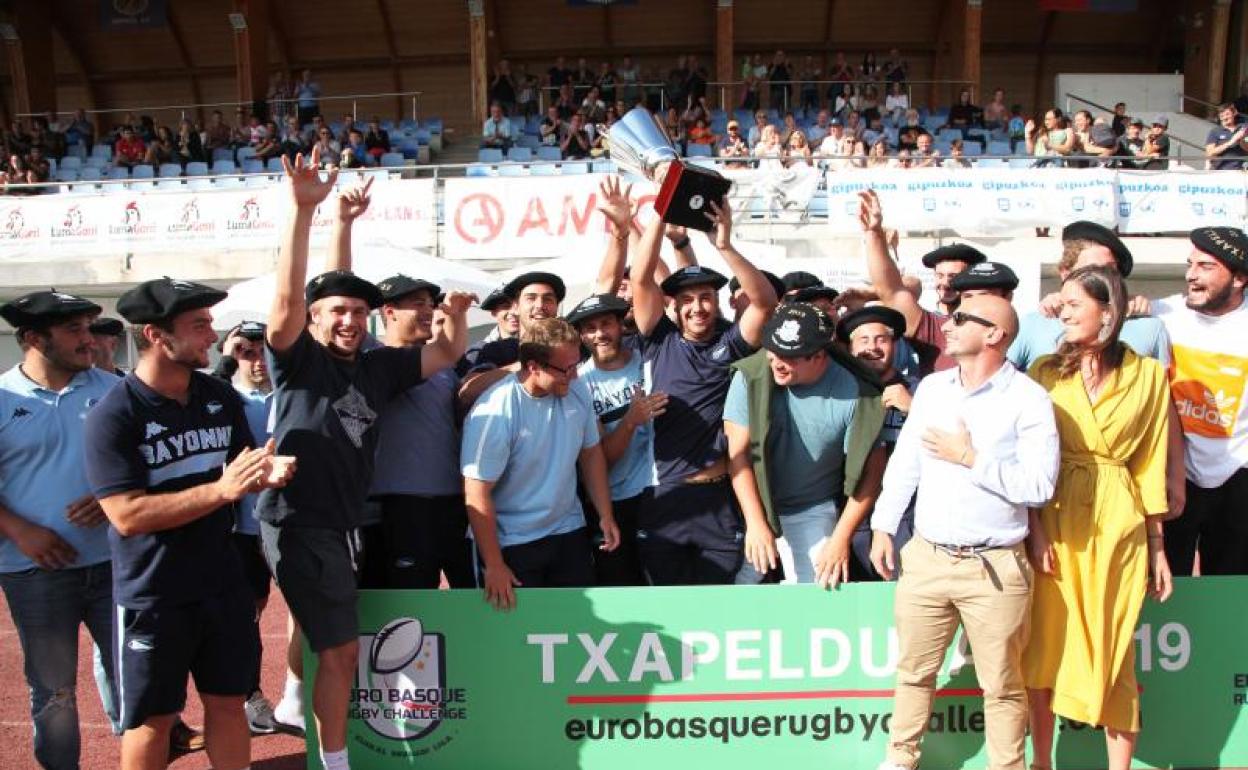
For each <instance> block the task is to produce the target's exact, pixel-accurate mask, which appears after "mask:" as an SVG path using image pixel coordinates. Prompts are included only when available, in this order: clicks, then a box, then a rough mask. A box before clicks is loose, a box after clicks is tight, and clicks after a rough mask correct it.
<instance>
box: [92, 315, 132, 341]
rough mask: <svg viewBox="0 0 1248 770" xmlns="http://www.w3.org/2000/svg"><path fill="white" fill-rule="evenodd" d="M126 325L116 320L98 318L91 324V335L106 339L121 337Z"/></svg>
mask: <svg viewBox="0 0 1248 770" xmlns="http://www.w3.org/2000/svg"><path fill="white" fill-rule="evenodd" d="M125 330H126V325H125V324H123V323H122V322H121V321H120V320H118V319H116V318H97V319H95V320H94V321H92V322H91V333H92V334H99V335H101V336H105V337H120V336H121V334H122V332H124V331H125Z"/></svg>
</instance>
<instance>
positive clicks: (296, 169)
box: [282, 147, 338, 208]
mask: <svg viewBox="0 0 1248 770" xmlns="http://www.w3.org/2000/svg"><path fill="white" fill-rule="evenodd" d="M320 165H321V151H320V149H319V148H316V147H313V148H312V156H311V158H310V159H309V160H308V161H307V162H306V163H305V162H304V159H303V153H299V154H298V155H296V156H295V159H294V161H291V159H290V158H288V157H286V156H285V155H283V156H282V169H283V170H284V171H285V172H286V178H287V179H289V180H290V195H291V198H292V199H293V200H294V202H295V205H296V206H299V207H300V208H312V207H313V206H317V205H319V204H320V202H321V201H323V200H325V197H326V196H327V195H329V191H330V190H332V189H334V182H335V181H336V180H337V179H338V169H331V170H330V172H329V175H328V176H327V177H326V178H325V179H321V172H320Z"/></svg>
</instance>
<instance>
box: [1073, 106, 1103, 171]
mask: <svg viewBox="0 0 1248 770" xmlns="http://www.w3.org/2000/svg"><path fill="white" fill-rule="evenodd" d="M1092 123H1093V120H1092V113H1090V112H1088V111H1087V110H1079V111H1078V112H1076V113H1075V114H1074V116H1073V117H1072V119H1071V130H1073V131H1074V132H1075V143H1074V145H1073V146H1072V147H1071V148H1070V151H1071V154H1072V155H1090V154H1098V153H1089V152H1088V147H1089V145H1091V143H1092V140H1091V137H1090V136H1089V135H1088V132H1089V131H1091V130H1092ZM1067 165H1068V166H1069V167H1071V168H1086V167H1087V166H1090V165H1092V164H1091V162H1089V161H1081V160H1072V161H1070V162H1069V163H1068V164H1067Z"/></svg>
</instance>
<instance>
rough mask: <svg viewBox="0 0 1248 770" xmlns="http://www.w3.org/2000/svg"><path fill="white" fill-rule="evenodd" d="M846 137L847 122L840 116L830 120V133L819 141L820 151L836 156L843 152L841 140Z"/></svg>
mask: <svg viewBox="0 0 1248 770" xmlns="http://www.w3.org/2000/svg"><path fill="white" fill-rule="evenodd" d="M844 138H845V122H844V121H842V120H841V119H840V118H832V120H830V121H828V133H827V134H826V135H825V136H824V137H823V141H821V142H820V143H819V148H818V152H819V154H820V155H822V156H826V157H835V156H838V155H840V154H841V140H842V139H844Z"/></svg>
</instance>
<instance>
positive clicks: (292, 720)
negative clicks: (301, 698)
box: [273, 698, 306, 737]
mask: <svg viewBox="0 0 1248 770" xmlns="http://www.w3.org/2000/svg"><path fill="white" fill-rule="evenodd" d="M273 727H274V728H276V729H277V730H278V732H283V733H289V734H291V735H298V736H300V737H302V736H303V734H304V732H305V730H306V727H305V725H304V721H303V704H301V703H299V702H297V701H293V700H291V699H289V698H282V700H281V701H280V702H278V704H277V706H276V707H275V708H274V709H273Z"/></svg>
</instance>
